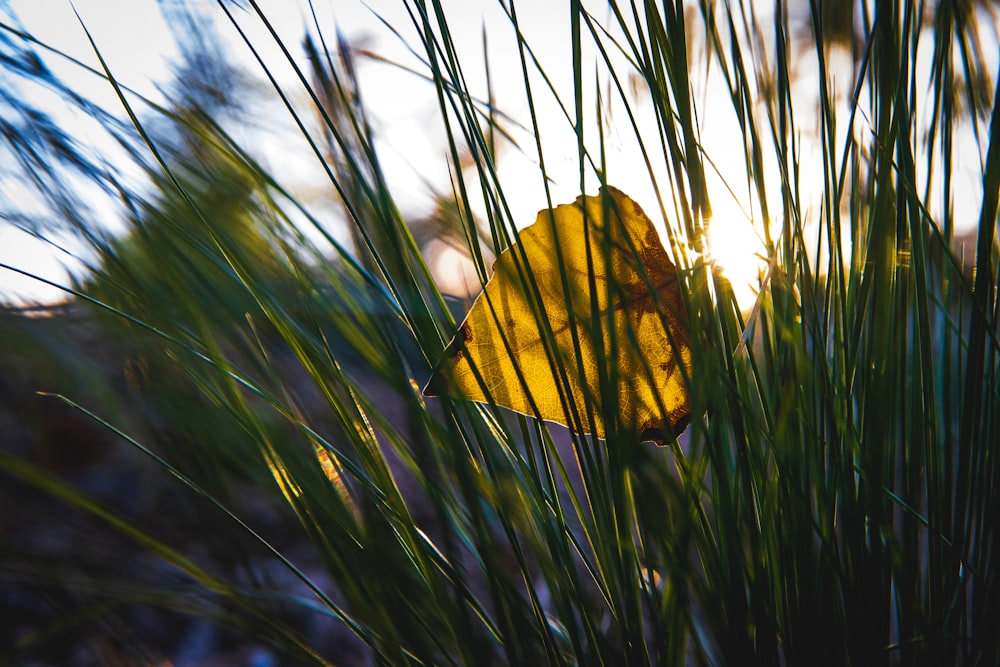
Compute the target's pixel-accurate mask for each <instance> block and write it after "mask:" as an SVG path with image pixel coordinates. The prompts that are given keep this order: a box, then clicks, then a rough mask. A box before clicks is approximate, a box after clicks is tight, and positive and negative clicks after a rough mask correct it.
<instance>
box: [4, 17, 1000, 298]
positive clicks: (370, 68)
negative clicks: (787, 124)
mask: <svg viewBox="0 0 1000 667" xmlns="http://www.w3.org/2000/svg"><path fill="white" fill-rule="evenodd" d="M258 2H259V4H260V6H261V7H262V9H263V11H264V12H265V14H266V15H267V16H268V18H269V20H270V21H271V23H272V26H273V27H274V29H275V30H276V31H277V32H278V33H279V35H280V36H281V38H282V40H283V41H284V43H285V44H286V45H287V46H288V47H289V48H290V49H291V50H292V51H293V55H295V56H296V57H298V58H301V48H300V45H301V37H302V35H303V27H304V26H306V25H309V24H311V22H312V19H311V16H310V14H309V13H308V9H307V7H308V5H307V3H306V2H305V0H299V1H293V0H258ZM163 4H164V5H165V6H166V7H167V11H172V10H171V7H174V8H175V9H174V10H173V11H176V7H177V6H180V5H181V4H182V3H181V0H175V1H174V2H166V3H163ZM192 4H195V5H197V6H199V7H202V8H204V9H205V11H206V12H208V13H211V14H212V15H215V16H218V17H220V20H219V22H218V25H217V34H218V35H220V36H221V37H222V38H223V39H224V40H226V41H227V44H228V48H229V50H230V52H231V53H232V54H233V55H234V57H235V58H236V59H237V60H240V61H242V62H246V63H247V65H248V67H249V68H251V69H252V70H253V71H255V72H256V71H259V69H257V66H256V64H255V63H253V61H252V57H251V55H250V54H249V52H248V50H247V48H246V46H245V45H244V44H243V43H242V42H241V40H240V37H239V36H238V34H237V33H236V31H235V30H234V29H233V28H232V26H231V25H229V24H228V23H226V22H225V18H224V17H222V16H221V14H220V12H219V11H218V9H217V7H216V2H215V0H193V2H192ZM373 4H377V5H378V7H379V11H380V12H381V13H382V16H383V18H384V19H386V21H387V22H388V23H389V24H391V25H393V26H395V27H397V28H400V29H401V31H402V32H403V36H404V38H405V39H407V40H409V41H410V42H411V43H412V44H414V45H417V44H418V42H417V40H416V38H415V34H414V33H413V31H412V30H409V29H408V27H409V25H410V18H409V16H408V15H407V13H406V11H405V6H404V3H403V2H402V1H401V0H382V1H380V2H375V3H373ZM444 4H445V5H446V7H447V9H448V12H449V17H450V19H451V27H452V30H453V37H454V40H455V42H456V47H457V49H458V51H459V52H460V53H461V54H463V58H462V65H463V67H464V68H465V74H466V76H467V78H468V80H469V82H470V88H471V89H472V90H474V91H481V92H482V94H483V95H484V96H485V91H486V86H485V75H484V64H483V55H482V26H483V25H484V24H485V25H486V26H487V27H488V30H487V32H488V39H489V46H490V55H489V59H490V66H491V68H492V70H493V71H492V75H493V79H494V85H495V87H496V98H497V100H498V101H500V103H501V104H502V105H503V110H504V111H505V112H507V113H510V114H512V115H513V116H515V117H517V118H520V119H522V120H524V122H527V104H526V101H525V99H524V92H523V83H522V80H521V74H520V70H519V63H518V61H517V58H516V56H515V51H514V48H513V41H512V39H511V36H512V31H511V29H510V26H509V23H508V22H507V20H506V18H505V17H504V16H503V14H502V13H501V11H500V8H499V7H498V4H497V3H496V2H495V1H493V0H479V1H468V0H446V2H445V3H444ZM764 4H767V5H770V4H771V3H764ZM315 5H316V9H317V12H318V13H319V22H320V25H321V26H323V28H324V34H325V35H326V37H327V38H328V39H329V40H331V41H332V40H333V39H334V37H335V32H334V30H333V29H332V27H333V26H334V25H336V26H337V27H339V28H340V29H341V30H342V31H343V32H344V34H345V35H346V37H347V38H348V40H349V41H351V42H352V43H358V42H357V40H360V39H361V38H362V37H363V36H367V37H368V38H369V41H367V42H365V43H364V45H365V46H366V47H367V48H369V49H370V50H372V51H375V52H377V53H379V54H382V55H384V56H386V57H388V58H390V59H393V60H396V61H399V62H405V63H408V64H411V65H416V61H415V60H413V57H412V55H410V54H408V53H407V50H406V47H405V46H404V45H403V44H402V43H401V42H400V41H399V39H398V38H396V37H394V36H392V35H391V33H389V32H388V31H387V30H386V29H385V28H384V27H383V26H382V25H381V24H380V23H379V22H378V21H377V20H376V19H375V17H374V16H373V15H372V13H371V12H370V11H369V10H368V9H367V8H366V6H365V5H364V4H363V3H362V2H361V1H360V0H317V1H316V2H315ZM8 6H9V7H11V8H12V9H13V11H14V13H16V15H17V16H18V18H19V20H20V22H21V25H22V26H23V29H25V30H26V31H27V32H28V33H30V34H33V35H34V36H35V37H37V38H38V39H39V40H40V41H42V42H45V43H47V44H50V45H53V46H57V47H58V48H60V49H62V50H63V51H65V52H67V53H68V54H70V55H72V56H74V57H76V58H79V59H80V60H83V61H84V62H87V63H90V64H91V65H92V66H94V67H98V66H99V65H98V62H97V60H96V58H95V56H94V54H93V50H92V48H91V46H90V44H89V42H88V41H87V37H86V34H85V33H84V30H83V28H82V27H81V24H80V19H82V21H83V22H84V23H85V24H86V26H87V28H88V29H89V30H90V32H91V34H92V36H93V38H94V40H95V42H96V43H97V45H98V46H99V48H100V49H101V50H102V53H103V55H104V57H105V58H106V60H107V62H108V65H109V66H110V68H111V70H112V71H113V72H114V73H115V75H116V76H117V78H118V79H119V80H120V81H122V82H123V83H125V84H127V85H128V86H130V87H132V88H134V89H136V90H137V91H138V92H139V93H141V94H143V95H146V96H149V97H150V98H152V99H154V100H156V101H162V98H161V96H160V93H159V87H160V86H163V85H164V84H166V83H168V82H169V81H170V78H171V70H170V63H171V62H173V61H176V59H177V57H178V47H177V45H176V44H175V43H174V41H173V37H172V34H171V31H170V29H169V28H168V26H167V23H166V21H165V20H164V16H163V14H162V13H161V11H160V7H161V3H159V2H157V1H156V0H75V1H74V2H73V4H70V2H69V0H10V1H9V2H8ZM74 6H75V8H76V11H77V12H78V13H79V16H80V19H78V18H77V17H76V15H75V14H74V11H73V7H74ZM517 7H518V13H519V16H520V18H521V26H522V29H523V31H524V32H525V36H526V38H527V40H528V42H529V43H530V44H531V45H532V46H533V48H535V49H536V55H538V57H539V58H540V59H541V60H542V62H543V65H544V67H545V68H546V71H547V72H549V74H550V75H552V78H553V80H554V81H555V82H556V84H557V85H560V81H561V82H563V83H564V85H563V87H562V88H561V90H560V91H559V92H560V94H561V95H562V96H563V98H564V99H566V100H570V99H572V95H571V79H570V78H569V77H568V76H567V77H559V76H558V73H559V72H560V71H562V72H568V71H569V66H570V53H569V50H568V49H566V48H563V47H562V45H565V44H567V43H568V40H569V26H568V22H567V21H566V20H565V18H563V17H562V13H563V12H564V11H565V7H564V3H561V2H521V3H519V4H518V5H517ZM0 16H3V10H2V9H0ZM236 16H237V20H238V21H239V23H240V25H241V27H242V28H243V29H244V30H245V31H247V33H248V36H249V38H250V40H251V41H252V43H253V44H254V45H255V46H256V47H258V48H259V49H260V50H261V55H262V57H263V58H264V59H265V61H266V62H268V63H269V66H271V67H272V68H273V71H274V72H275V74H277V75H278V76H279V77H281V79H282V81H283V83H285V84H286V85H288V86H290V87H294V83H293V82H294V77H293V74H292V73H291V71H290V69H289V68H283V67H282V66H281V63H283V62H284V60H283V56H282V55H281V53H280V52H279V51H278V49H277V47H276V46H275V43H274V41H273V39H271V37H270V36H269V35H268V34H267V32H266V30H265V28H264V26H263V25H262V24H261V22H260V21H258V20H256V17H255V16H254V15H252V14H251V13H249V12H242V11H238V10H237V11H236ZM173 20H176V17H173ZM986 51H987V52H988V53H986V56H987V57H995V55H996V54H993V53H989V51H990V49H986ZM46 62H47V64H48V65H49V66H50V67H51V68H52V69H53V70H54V71H55V73H56V74H57V75H59V76H62V77H64V79H65V80H67V81H71V82H73V85H74V86H75V87H76V89H77V90H78V91H79V92H81V93H82V94H84V95H85V96H88V97H91V98H93V99H97V100H100V101H103V102H104V103H105V104H107V106H108V107H111V108H113V107H115V106H116V102H115V99H114V93H113V91H112V90H111V88H110V86H109V85H108V84H107V83H106V82H105V81H103V80H101V79H100V78H99V77H96V76H93V75H90V74H87V73H84V72H81V71H80V70H79V68H77V67H76V66H74V65H72V64H69V63H67V62H65V61H63V60H61V59H59V58H56V57H48V58H47V59H46ZM300 62H301V60H300ZM989 66H990V67H992V68H993V70H992V71H995V68H996V65H995V63H992V62H991V63H990V64H989ZM361 75H362V86H363V89H362V94H363V97H364V100H365V102H366V103H367V105H368V108H369V109H370V110H371V111H372V112H373V113H374V119H375V126H376V130H377V132H378V134H379V136H380V138H381V145H380V146H379V148H380V151H381V156H382V159H383V164H384V166H385V168H386V171H387V176H388V179H389V182H390V183H392V185H393V187H394V188H396V195H397V197H398V200H399V204H400V207H401V208H402V209H403V211H404V213H405V214H408V215H412V216H419V215H421V214H425V213H428V212H430V207H431V205H432V197H431V194H430V191H429V189H428V187H427V185H428V183H430V184H432V185H433V186H434V187H436V188H437V189H438V190H439V191H447V190H448V178H449V174H448V171H447V161H446V159H445V146H446V143H445V137H444V134H443V130H442V129H441V127H440V122H437V121H435V120H434V119H435V118H436V115H437V101H436V99H435V98H434V96H433V89H432V87H431V86H430V85H429V84H427V83H426V82H423V81H421V80H420V79H418V78H417V77H414V76H413V75H411V74H407V73H404V72H401V71H397V70H394V69H393V68H390V67H387V66H385V65H380V64H377V63H368V64H366V65H365V66H364V67H363V69H362V72H361ZM804 80H808V77H805V79H804ZM846 81H847V77H844V81H842V82H841V83H842V84H843V83H845V82H846ZM727 94H728V93H727V91H726V90H725V89H724V88H723V87H722V82H721V81H719V80H718V77H716V80H715V81H710V82H709V83H708V85H707V86H706V87H705V88H704V89H702V90H699V91H696V101H697V103H698V104H699V111H700V112H701V113H703V114H704V115H703V116H702V118H701V122H702V127H703V128H705V129H704V135H703V137H702V139H703V142H704V144H705V147H706V150H707V152H708V154H709V155H710V156H711V155H714V156H727V155H732V154H733V150H734V149H736V150H740V151H741V150H742V149H741V148H738V147H740V146H741V145H742V138H741V136H740V134H739V132H738V127H737V126H736V124H735V123H734V122H733V117H732V110H731V106H730V105H729V104H728V103H727V104H716V103H709V102H710V100H712V99H716V97H715V96H718V95H721V96H725V95H727ZM796 94H801V95H806V96H808V95H810V94H812V95H815V92H814V91H812V92H811V91H810V90H809V88H808V86H803V87H802V88H801V89H799V88H797V89H796ZM541 97H545V96H544V95H543V96H541ZM400 100H405V101H406V103H405V104H401V103H400ZM618 106H619V107H620V103H618ZM808 106H809V105H808V104H804V105H803V107H805V108H808ZM48 110H49V111H50V112H51V113H52V114H53V116H54V117H55V118H56V119H57V120H58V121H59V122H60V124H61V125H62V126H63V127H64V128H74V127H77V126H78V125H79V127H81V131H82V133H83V135H84V138H86V136H87V135H86V128H85V127H84V125H82V124H81V120H80V118H79V114H73V113H69V111H68V110H65V109H60V108H59V107H58V106H56V105H53V106H52V107H51V108H48ZM541 114H542V123H543V127H545V129H544V131H543V136H544V141H543V144H544V146H545V150H546V160H547V164H546V167H547V169H548V170H549V172H550V174H552V175H554V176H555V179H556V182H555V186H554V190H553V199H554V201H555V203H560V202H568V201H572V200H573V199H574V198H575V197H576V195H577V194H578V188H579V186H578V182H577V181H578V173H579V172H578V168H577V166H576V157H575V156H576V147H575V139H574V137H573V135H572V133H571V132H570V131H569V128H568V127H567V125H566V123H565V121H563V120H561V119H560V118H559V117H558V113H557V110H556V109H555V107H554V106H552V105H549V106H548V107H546V106H545V105H542V108H541ZM640 115H641V114H640ZM647 120H649V121H651V120H652V118H651V116H648V117H647ZM797 121H798V122H799V123H800V124H801V125H802V126H803V127H806V123H807V122H808V121H807V120H804V119H802V118H797ZM640 122H642V120H640ZM855 129H856V131H859V130H858V128H857V127H856V128H855ZM606 130H607V131H608V132H609V137H608V141H607V145H608V146H609V148H610V152H609V155H608V160H609V172H608V173H609V181H611V182H612V183H614V184H615V185H617V186H618V187H620V188H621V189H623V190H625V191H626V192H628V194H629V195H630V196H632V197H633V198H634V199H636V200H637V201H638V202H639V203H640V204H641V205H643V207H644V208H645V209H646V211H647V213H650V214H651V216H652V217H653V218H654V220H655V219H656V217H658V216H656V215H655V206H654V202H655V199H654V198H653V193H652V187H651V186H650V185H649V179H648V177H647V176H646V175H645V167H644V164H643V162H642V160H641V159H640V157H639V154H638V152H637V149H636V147H635V145H634V140H633V139H630V138H629V134H630V132H629V130H628V128H627V127H625V128H620V129H619V128H615V127H611V128H606ZM969 134H970V137H969V138H968V139H967V140H966V143H964V144H963V145H961V146H960V147H959V156H960V158H961V163H960V164H959V169H960V171H961V178H962V179H963V181H964V182H968V183H972V184H974V183H975V182H976V181H977V180H978V179H979V178H980V177H979V171H978V165H979V163H980V162H979V160H980V158H979V155H978V145H977V144H976V143H975V141H974V139H972V138H971V133H969ZM518 139H519V140H520V141H522V142H523V144H524V145H525V146H526V147H528V148H529V149H530V148H531V147H532V146H533V140H532V139H531V138H530V136H528V135H527V134H522V135H521V136H519V137H518ZM804 139H805V141H804V144H803V145H804V149H803V150H804V153H803V157H802V159H801V160H800V166H801V167H802V169H803V178H804V180H809V179H814V180H816V181H817V182H821V172H819V171H818V170H819V169H820V167H821V160H820V159H819V157H817V154H815V153H810V150H811V149H810V146H809V142H808V137H805V138H804ZM259 146H260V147H261V148H262V150H263V151H264V152H265V153H266V159H267V162H268V164H269V166H270V167H271V169H272V171H273V172H274V173H277V174H281V175H283V176H285V177H287V178H301V179H302V180H303V181H308V179H309V178H310V177H312V178H315V174H316V171H317V170H315V169H313V167H314V165H315V163H314V162H313V161H312V160H314V158H312V157H311V156H310V155H309V153H308V152H307V151H306V150H305V149H304V147H300V148H301V150H300V149H291V148H289V146H288V145H287V144H286V142H284V141H282V140H281V139H280V138H277V137H275V136H270V137H265V138H264V139H261V140H260V142H259ZM716 164H717V166H718V167H719V169H720V171H721V172H722V175H721V176H717V175H716V174H714V173H709V174H708V176H709V179H710V180H709V187H710V193H712V198H713V200H712V203H713V209H714V212H715V220H716V222H715V223H714V224H715V225H716V227H715V229H714V230H713V233H712V240H713V248H712V252H713V255H714V256H715V257H716V258H717V259H718V260H719V261H720V262H721V263H722V264H723V265H724V266H726V267H727V271H728V272H730V273H731V274H733V276H734V283H738V282H739V280H740V278H738V277H737V276H740V275H743V276H744V277H745V278H746V279H752V278H753V277H755V276H756V271H757V268H758V266H759V262H758V261H757V260H756V259H755V253H757V252H760V250H759V248H760V246H759V243H758V241H757V240H756V236H755V232H754V229H753V228H752V227H751V226H749V225H747V224H746V218H745V216H744V214H743V212H742V211H744V210H747V209H748V208H751V207H750V204H749V203H748V202H747V201H737V200H735V199H733V198H732V197H731V196H729V195H728V194H727V189H726V188H725V187H724V186H723V183H722V179H723V178H725V179H726V180H727V181H729V182H730V183H731V184H735V186H736V187H737V188H740V184H742V190H741V191H740V192H738V197H740V198H741V199H746V195H745V190H746V185H745V176H744V174H743V171H742V169H743V167H742V164H743V162H742V158H741V157H740V158H739V159H732V160H726V159H723V160H718V161H717V162H716ZM499 174H500V178H501V181H502V182H503V183H504V185H505V189H506V191H507V192H508V193H512V192H516V193H517V196H516V197H510V204H511V206H512V207H513V211H512V212H513V217H514V219H515V220H517V221H520V224H521V225H525V224H528V223H530V222H532V221H533V220H534V219H535V215H536V213H537V211H538V210H539V209H541V208H543V207H544V206H545V201H546V200H545V194H544V190H543V187H542V182H541V179H540V178H539V172H538V168H537V165H535V164H534V163H533V161H532V160H531V159H529V158H527V157H525V156H523V155H520V154H518V153H517V152H515V151H509V152H508V153H507V154H506V155H505V156H504V158H503V160H502V161H501V163H500V166H499ZM661 182H662V183H666V182H667V181H666V179H663V180H662V181H661ZM777 185H778V184H777V183H774V184H772V187H771V188H770V189H771V190H772V191H773V192H774V193H777V192H778V187H777ZM314 186H315V187H324V182H323V181H322V180H318V181H316V182H315V183H314ZM325 187H327V188H328V187H329V184H328V183H326V184H325ZM4 196H6V197H8V198H9V197H10V196H11V193H9V192H8V193H4ZM956 205H957V207H958V208H959V209H961V210H956V217H957V219H958V221H959V224H960V225H964V226H965V227H966V228H968V227H969V226H971V225H975V224H976V222H977V213H978V206H979V199H978V195H976V194H973V195H970V196H964V197H958V198H957V199H956ZM817 207H818V199H817ZM443 257H445V259H442V260H441V261H442V262H443V263H445V264H448V263H450V264H454V262H455V258H454V257H453V256H449V255H447V253H445V254H444V255H443ZM0 262H3V263H7V264H12V265H14V266H17V267H19V268H23V269H25V270H28V271H30V272H33V273H35V274H37V275H40V276H43V277H45V278H48V279H51V280H54V281H56V282H60V283H63V282H65V281H66V279H67V274H66V271H65V269H64V268H63V265H64V264H66V263H68V264H69V265H71V266H72V265H73V262H72V259H71V258H69V257H67V255H66V254H65V253H63V252H61V251H59V250H55V249H53V248H52V247H51V246H50V245H48V244H46V243H44V242H41V241H39V240H37V239H33V238H31V237H30V236H27V235H25V234H23V233H21V232H18V231H17V230H14V229H12V228H9V227H4V226H2V225H0ZM737 288H739V285H738V284H737ZM60 297H61V292H59V291H58V290H56V289H53V288H51V287H48V286H45V285H43V284H40V283H38V282H37V281H33V280H30V279H27V278H24V277H21V276H17V275H15V274H12V273H11V272H8V271H3V270H0V299H6V300H9V299H11V298H15V299H21V300H24V301H48V300H55V299H58V298H60Z"/></svg>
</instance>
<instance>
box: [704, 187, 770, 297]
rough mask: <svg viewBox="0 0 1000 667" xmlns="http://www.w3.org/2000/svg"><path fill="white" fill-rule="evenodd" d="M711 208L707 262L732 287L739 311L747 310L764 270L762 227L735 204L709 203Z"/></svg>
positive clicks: (764, 254)
mask: <svg viewBox="0 0 1000 667" xmlns="http://www.w3.org/2000/svg"><path fill="white" fill-rule="evenodd" d="M713 208H714V211H713V213H714V214H713V216H712V219H711V220H709V221H708V225H707V230H706V233H705V247H706V251H707V256H708V259H709V261H711V262H712V263H713V264H714V265H715V266H716V267H718V268H719V269H721V271H722V275H723V276H725V277H726V278H727V279H728V280H729V282H730V283H731V284H732V286H733V292H734V294H735V296H736V302H737V303H738V304H739V306H740V309H741V310H744V311H748V310H750V309H751V308H752V307H753V304H754V301H755V300H756V299H757V293H758V291H759V290H760V284H761V280H762V277H763V275H764V273H765V272H766V271H767V263H768V262H767V249H766V247H765V245H764V241H763V236H764V234H763V228H762V226H761V225H760V224H759V223H758V224H755V223H754V222H753V221H751V220H749V219H747V216H746V214H745V213H744V212H743V211H742V210H740V208H739V207H738V206H736V204H735V203H732V204H731V205H729V206H727V205H726V204H725V202H724V201H722V202H718V203H717V204H716V203H714V202H713Z"/></svg>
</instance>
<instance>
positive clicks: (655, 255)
mask: <svg viewBox="0 0 1000 667" xmlns="http://www.w3.org/2000/svg"><path fill="white" fill-rule="evenodd" d="M519 237H520V240H519V243H518V244H515V245H514V246H512V247H510V248H508V249H507V250H505V251H504V252H503V253H501V254H500V256H499V257H498V258H497V261H496V263H495V264H494V265H493V277H492V278H490V280H489V282H488V283H487V284H486V289H485V290H484V291H483V293H482V294H481V295H480V296H479V298H478V299H476V302H475V303H474V304H473V305H472V310H471V311H470V312H469V314H468V316H467V317H466V318H465V321H464V322H463V323H462V326H461V327H460V329H459V331H458V333H457V334H456V336H455V338H454V339H453V340H452V342H451V344H450V345H449V346H448V349H447V351H446V356H445V359H444V360H443V362H442V364H441V365H440V367H439V368H438V370H437V372H436V373H435V374H434V376H433V377H432V378H431V380H430V382H428V384H427V387H425V388H424V393H425V394H426V395H428V396H434V395H438V394H447V395H450V396H455V397H461V398H466V399H469V400H473V401H480V402H490V401H491V400H492V401H493V402H495V403H496V404H497V405H500V406H503V407H506V408H510V409H512V410H515V411H517V412H520V413H522V414H526V415H537V416H539V417H541V418H542V419H544V420H548V421H553V422H557V423H560V424H563V425H566V426H569V427H570V428H571V429H573V430H575V431H579V432H581V433H593V434H594V435H596V436H597V437H599V438H604V437H605V434H606V428H607V424H606V423H605V420H606V419H608V418H609V416H612V417H611V418H613V415H614V414H617V420H618V422H619V424H620V426H621V427H624V428H627V429H635V430H636V432H638V434H639V435H640V437H641V438H642V439H644V440H656V441H658V442H660V443H662V442H663V441H664V440H666V439H669V438H671V437H674V436H676V435H678V434H679V433H680V432H681V431H683V430H684V428H685V427H686V426H687V424H688V422H689V420H690V401H689V396H688V390H687V385H686V382H685V378H684V375H685V373H687V374H688V375H690V367H691V350H690V347H689V332H688V322H687V316H686V314H685V311H684V303H683V301H682V299H681V295H680V291H679V290H680V287H679V283H678V281H677V269H676V268H675V267H674V264H673V262H671V261H670V258H669V257H668V256H667V253H666V251H665V250H664V249H663V245H662V244H661V243H660V239H659V235H658V234H657V233H656V229H655V228H654V227H653V223H652V222H651V221H650V219H649V218H648V217H646V214H645V213H643V212H642V209H640V208H639V206H638V204H636V203H635V202H634V201H632V200H631V199H630V198H629V197H628V196H627V195H625V194H623V193H622V192H619V191H618V190H616V189H614V188H611V187H609V188H606V189H604V190H602V192H601V194H600V195H598V196H596V197H579V198H578V199H577V200H576V202H574V203H573V204H564V205H562V206H557V207H556V208H555V209H552V210H551V211H549V210H543V211H541V212H539V214H538V218H537V219H536V220H535V222H534V224H532V225H530V226H528V227H526V228H524V229H523V230H521V232H520V234H519ZM518 246H520V247H518ZM536 290H537V291H536ZM543 327H544V328H543ZM560 366H561V368H562V369H564V373H562V372H560V370H559V368H560ZM682 367H683V368H684V369H685V370H682Z"/></svg>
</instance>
